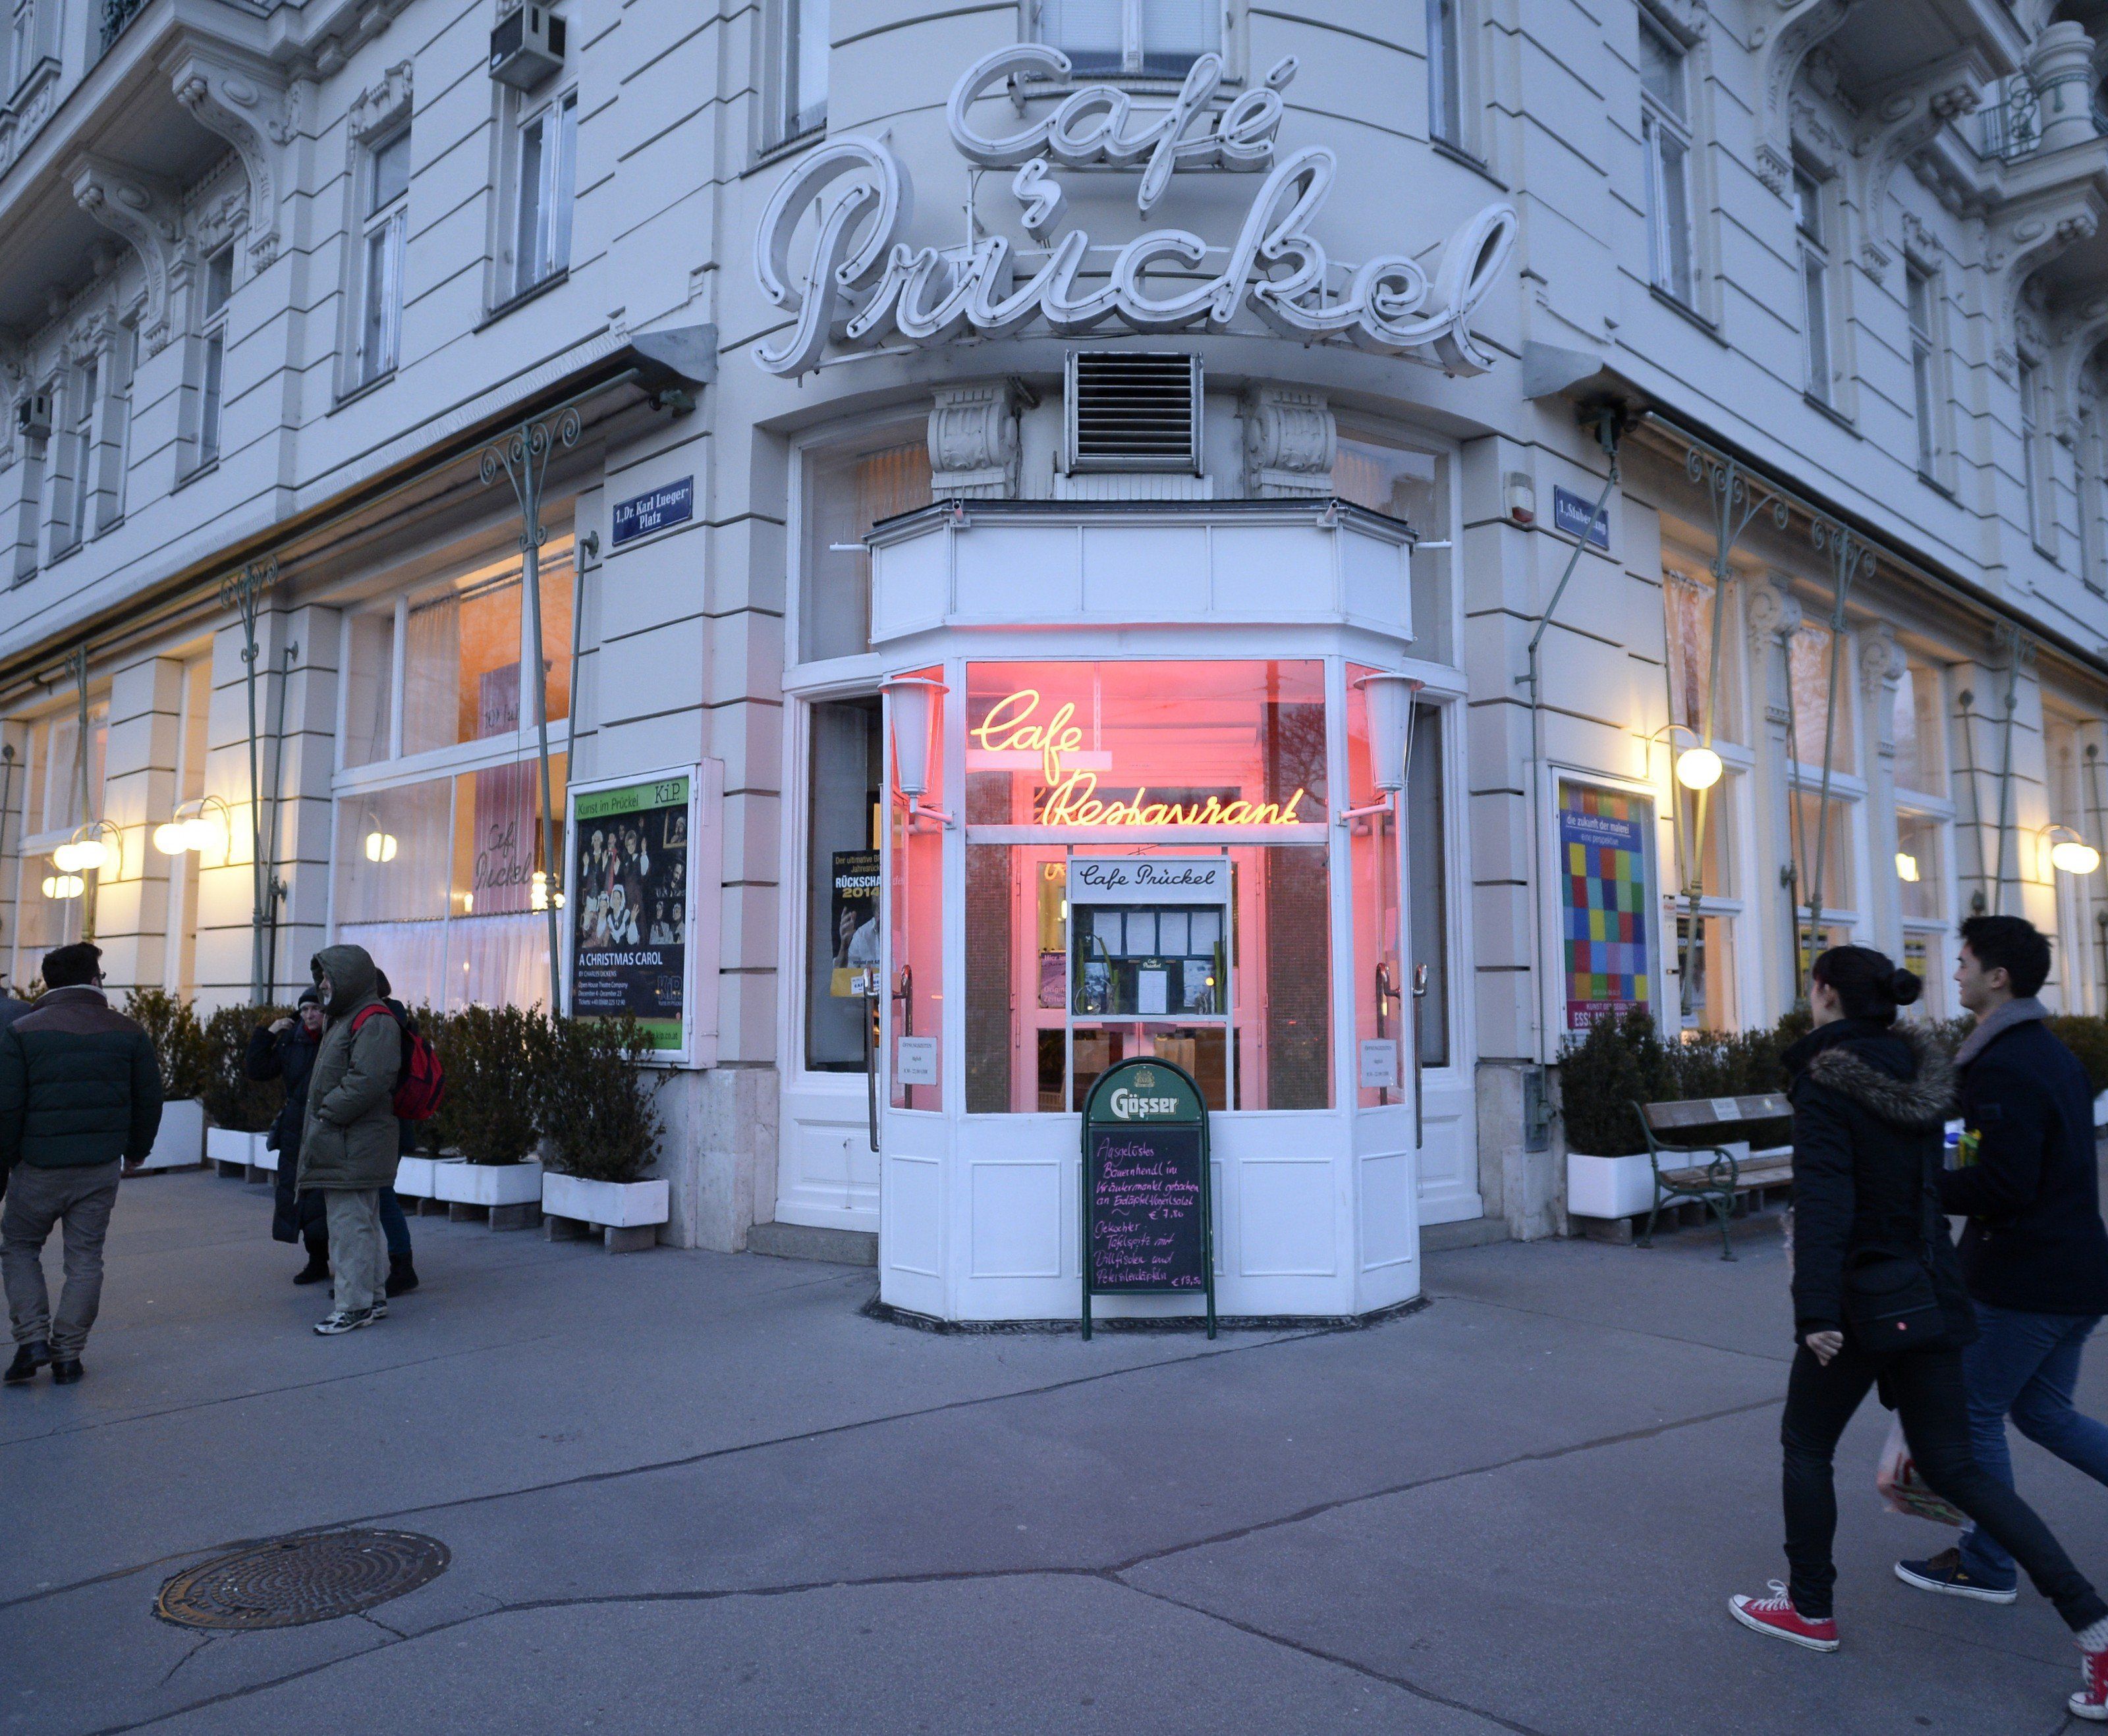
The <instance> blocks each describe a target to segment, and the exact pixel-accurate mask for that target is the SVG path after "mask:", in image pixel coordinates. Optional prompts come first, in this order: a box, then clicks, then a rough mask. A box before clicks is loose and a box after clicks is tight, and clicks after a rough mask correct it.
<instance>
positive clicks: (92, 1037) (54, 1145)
mask: <svg viewBox="0 0 2108 1736" xmlns="http://www.w3.org/2000/svg"><path fill="white" fill-rule="evenodd" d="M160 1126H161V1065H160V1061H159V1060H158V1059H156V1058H155V1054H154V1044H153V1040H152V1039H151V1037H148V1036H147V1035H146V1032H145V1031H143V1030H142V1029H141V1028H140V1027H139V1026H138V1025H137V1023H134V1022H133V1020H131V1019H127V1018H126V1017H125V1016H124V1014H122V1013H120V1012H119V1011H118V1010H116V1009H115V1007H113V1006H111V1005H110V1003H109V1002H108V1001H106V1000H105V999H104V998H103V996H102V991H101V990H100V989H98V988H94V987H90V986H89V985H88V984H87V983H79V984H76V985H74V986H72V987H66V988H54V989H51V990H49V991H47V992H45V993H44V994H43V995H41V996H38V999H37V1002H36V1004H35V1005H34V1006H33V1007H31V1008H30V1010H29V1011H28V1012H26V1013H25V1014H22V1016H21V1017H20V1018H19V1019H16V1020H15V1021H14V1022H13V1023H11V1024H9V1025H7V1027H5V1028H0V1172H5V1171H7V1170H11V1169H12V1168H13V1167H15V1165H16V1164H17V1163H27V1164H29V1165H30V1166H31V1167H34V1168H37V1169H71V1168H76V1167H86V1166H88V1165H90V1164H97V1163H116V1162H117V1161H118V1160H119V1158H122V1159H124V1160H125V1161H126V1162H128V1163H136V1162H137V1160H138V1159H140V1158H143V1157H145V1156H146V1154H147V1153H148V1152H150V1151H151V1150H152V1149H154V1136H155V1134H156V1133H157V1132H159V1131H160Z"/></svg>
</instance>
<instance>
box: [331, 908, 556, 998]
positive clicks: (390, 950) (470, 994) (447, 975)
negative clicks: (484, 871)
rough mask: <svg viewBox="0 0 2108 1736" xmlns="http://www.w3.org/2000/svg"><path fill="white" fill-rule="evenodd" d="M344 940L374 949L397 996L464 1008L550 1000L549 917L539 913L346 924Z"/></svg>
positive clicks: (341, 936) (339, 932)
mask: <svg viewBox="0 0 2108 1736" xmlns="http://www.w3.org/2000/svg"><path fill="white" fill-rule="evenodd" d="M337 941H338V942H339V943H340V945H343V946H347V947H365V949H366V950H367V951H368V952H370V953H371V954H372V956H373V962H374V963H375V964H376V965H379V966H380V967H381V969H383V970H385V971H386V972H387V973H388V981H389V984H390V987H393V988H394V991H395V995H396V998H397V999H398V1000H399V1001H403V1003H404V1004H405V1005H408V1006H412V1007H418V1006H429V1007H433V1008H436V1009H438V1010H440V1011H442V1012H448V1013H457V1012H459V1011H460V1010H462V1008H463V1007H465V1006H471V1005H473V1006H533V1005H537V1004H539V1005H543V1006H547V1005H548V1002H549V933H548V919H547V917H546V916H543V915H541V914H539V913H536V914H535V915H522V916H467V917H457V918H455V919H453V920H451V921H445V922H363V923H340V924H338V927H337Z"/></svg>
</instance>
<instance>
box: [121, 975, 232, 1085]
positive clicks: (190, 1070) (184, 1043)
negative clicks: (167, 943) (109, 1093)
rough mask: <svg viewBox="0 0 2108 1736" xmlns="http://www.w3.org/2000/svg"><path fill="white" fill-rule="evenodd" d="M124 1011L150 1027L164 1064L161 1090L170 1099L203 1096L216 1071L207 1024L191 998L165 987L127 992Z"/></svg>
mask: <svg viewBox="0 0 2108 1736" xmlns="http://www.w3.org/2000/svg"><path fill="white" fill-rule="evenodd" d="M124 1012H125V1014H127V1016H128V1017H130V1018H133V1019H137V1020H138V1022H139V1023H141V1024H142V1025H143V1026H144V1027H145V1028H146V1035H147V1037H148V1038H149V1039H150V1040H151V1041H152V1043H153V1045H154V1054H155V1057H156V1058H157V1059H159V1060H160V1064H161V1094H162V1095H163V1096H164V1097H166V1098H167V1099H168V1100H169V1101H170V1102H172V1103H173V1102H178V1101H180V1100H182V1099H185V1098H200V1097H203V1096H204V1095H205V1088H206V1086H207V1083H208V1082H209V1078H210V1076H211V1073H212V1056H211V1053H210V1050H209V1049H208V1047H207V1046H206V1043H205V1027H204V1026H202V1025H200V1023H198V1016H197V1014H196V1010H194V1009H193V1008H192V1007H191V1004H190V1002H188V1001H183V1000H180V999H178V997H177V996H174V995H172V994H170V993H169V992H168V991H167V990H166V989H164V988H134V989H128V990H127V991H126V992H125V996H124Z"/></svg>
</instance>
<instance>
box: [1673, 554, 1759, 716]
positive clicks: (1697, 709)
mask: <svg viewBox="0 0 2108 1736" xmlns="http://www.w3.org/2000/svg"><path fill="white" fill-rule="evenodd" d="M1661 591H1662V604H1663V607H1664V612H1665V614H1666V615H1667V617H1668V636H1669V708H1670V709H1669V721H1670V722H1672V723H1676V724H1679V725H1681V726H1682V727H1681V728H1680V729H1679V730H1678V731H1676V732H1675V734H1674V735H1673V737H1671V738H1670V739H1671V740H1673V742H1674V744H1675V751H1676V752H1678V753H1682V751H1683V750H1684V749H1687V748H1691V747H1696V746H1697V745H1698V744H1700V742H1702V741H1703V740H1705V739H1706V731H1708V730H1710V731H1712V735H1713V739H1714V740H1721V741H1738V740H1741V728H1740V726H1738V724H1737V723H1736V717H1735V708H1734V706H1733V705H1732V704H1731V703H1729V695H1730V694H1731V693H1732V689H1733V679H1732V677H1733V675H1734V668H1733V663H1732V659H1731V658H1730V657H1729V656H1728V655H1727V653H1726V650H1725V647H1724V645H1723V653H1722V656H1721V669H1720V675H1721V682H1720V686H1721V693H1720V697H1719V699H1718V702H1717V703H1714V701H1713V700H1712V698H1711V695H1712V691H1713V628H1714V622H1713V608H1714V591H1713V581H1712V579H1711V578H1710V577H1709V576H1708V577H1705V578H1697V577H1695V576H1693V575H1692V574H1691V573H1688V572H1686V571H1683V570H1682V569H1678V568H1675V567H1665V568H1664V569H1663V571H1662V585H1661ZM1721 630H1722V632H1723V633H1725V632H1727V630H1728V627H1727V623H1725V622H1723V623H1721ZM1708 708H1710V709H1711V712H1712V716H1711V717H1710V718H1708V717H1707V715H1706V713H1707V710H1708Z"/></svg>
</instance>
